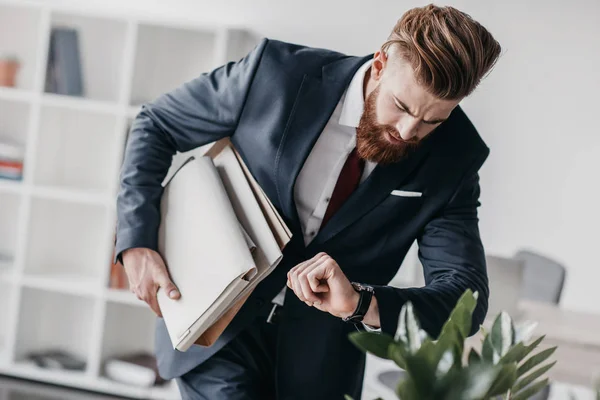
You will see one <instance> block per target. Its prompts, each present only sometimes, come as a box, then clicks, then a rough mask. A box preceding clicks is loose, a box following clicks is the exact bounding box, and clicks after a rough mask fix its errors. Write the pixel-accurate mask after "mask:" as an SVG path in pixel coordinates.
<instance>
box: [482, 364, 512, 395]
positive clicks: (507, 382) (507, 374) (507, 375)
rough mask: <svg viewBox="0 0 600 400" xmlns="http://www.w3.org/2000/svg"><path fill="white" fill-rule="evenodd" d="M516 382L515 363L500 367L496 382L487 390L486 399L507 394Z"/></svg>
mask: <svg viewBox="0 0 600 400" xmlns="http://www.w3.org/2000/svg"><path fill="white" fill-rule="evenodd" d="M516 380H517V363H512V364H503V365H500V371H499V372H498V376H497V377H496V380H495V381H494V383H493V384H492V386H491V387H490V389H489V390H488V392H487V394H486V396H485V397H486V398H487V397H492V396H497V395H500V394H504V393H506V392H508V390H509V389H510V388H512V386H513V385H514V383H515V381H516Z"/></svg>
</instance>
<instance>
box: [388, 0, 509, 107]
mask: <svg viewBox="0 0 600 400" xmlns="http://www.w3.org/2000/svg"><path fill="white" fill-rule="evenodd" d="M381 49H382V51H383V52H384V53H386V54H388V56H389V55H392V56H395V55H396V54H398V55H400V56H402V58H403V59H404V60H405V61H407V62H408V63H409V64H410V65H411V66H412V68H413V70H414V74H415V78H416V80H417V83H418V84H419V85H421V86H423V87H424V89H425V90H426V91H427V92H429V93H431V94H432V95H434V96H436V97H438V98H440V99H445V100H454V99H461V98H463V97H465V96H468V95H469V94H471V92H472V91H473V90H474V89H475V88H476V87H477V85H478V84H479V82H480V81H481V79H482V78H483V77H484V76H485V75H486V74H487V73H488V72H489V71H490V70H491V69H492V67H493V66H494V64H495V63H496V61H497V60H498V57H499V56H500V51H501V47H500V44H499V43H498V42H497V41H496V40H495V39H494V38H493V37H492V35H491V33H490V32H488V31H487V30H486V29H485V28H484V27H483V26H481V24H479V23H478V22H477V21H475V20H474V19H473V18H471V16H469V15H468V14H466V13H464V12H462V11H459V10H457V9H456V8H454V7H439V6H436V5H434V4H429V5H427V6H425V7H418V8H413V9H411V10H408V11H407V12H406V13H404V15H402V17H401V18H400V20H398V22H397V23H396V26H394V29H393V30H392V33H391V34H390V36H389V37H388V40H387V41H386V42H385V43H384V44H383V45H382V47H381Z"/></svg>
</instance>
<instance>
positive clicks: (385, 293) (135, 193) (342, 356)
mask: <svg viewBox="0 0 600 400" xmlns="http://www.w3.org/2000/svg"><path fill="white" fill-rule="evenodd" d="M369 58H372V55H369V56H366V57H351V56H347V55H344V54H340V53H337V52H333V51H329V50H324V49H315V48H308V47H303V46H298V45H293V44H289V43H283V42H279V41H275V40H267V39H264V40H263V41H262V42H261V43H260V44H259V45H258V46H257V47H256V48H255V49H254V50H253V51H252V52H251V53H249V54H248V55H247V56H246V57H245V58H243V59H241V60H240V61H238V62H235V63H229V64H227V65H225V66H222V67H220V68H217V69H216V70H214V71H212V72H210V73H206V74H202V75H201V76H199V77H198V78H196V79H194V80H192V81H190V82H188V83H185V84H183V85H182V86H181V87H179V88H177V89H175V90H173V91H171V92H169V93H166V94H164V95H162V96H161V97H159V98H158V99H156V100H155V101H153V102H151V103H149V104H146V105H145V106H144V107H143V109H142V111H141V113H140V114H139V115H138V116H137V118H136V119H135V121H134V123H133V126H132V128H131V131H130V135H129V140H128V145H127V149H126V153H125V160H124V165H123V168H122V173H121V190H120V193H119V196H118V204H117V212H118V230H117V250H116V251H117V254H119V253H121V252H122V251H123V250H125V249H128V248H131V247H147V248H151V249H157V232H158V226H159V223H160V221H159V218H160V215H159V202H160V197H161V194H162V188H161V182H162V180H163V178H164V176H165V174H166V172H167V169H168V168H169V166H170V164H171V157H172V155H173V154H174V153H175V152H176V151H180V152H184V151H188V150H191V149H193V148H196V147H198V146H201V145H204V144H207V143H209V142H212V141H215V140H218V139H221V138H223V137H226V136H229V137H231V140H232V142H233V143H234V145H235V146H236V148H237V149H238V150H239V152H240V153H241V155H242V157H243V158H244V160H245V162H246V163H247V165H248V167H249V169H250V171H251V172H252V174H253V176H254V177H255V178H256V179H257V181H258V182H259V184H260V185H261V186H262V188H263V189H264V191H265V193H266V194H267V195H268V197H269V198H270V199H271V201H272V202H273V204H274V205H275V207H276V208H277V209H278V210H279V211H280V213H281V214H282V216H283V218H284V219H285V221H286V223H287V224H288V225H289V227H290V228H291V230H292V233H293V235H294V237H293V240H292V241H291V242H290V244H289V245H288V246H287V247H286V248H285V251H284V258H283V260H282V262H281V264H280V265H279V266H278V268H277V269H276V270H275V272H273V273H272V274H271V275H270V276H269V277H268V278H267V279H265V280H264V281H263V282H261V284H260V285H259V286H258V287H257V288H256V290H255V291H254V293H253V294H252V296H251V297H250V299H249V300H248V301H247V303H246V304H245V305H244V307H243V308H242V309H241V311H240V312H239V314H238V315H237V316H236V318H235V319H234V321H233V322H232V324H231V325H230V326H229V327H228V328H227V330H226V331H225V333H224V334H223V335H222V337H221V338H220V339H219V340H218V342H217V343H216V344H215V345H213V346H212V347H209V348H204V347H200V346H197V345H194V346H193V347H192V348H191V349H190V350H189V351H187V352H185V353H181V352H178V351H175V350H173V348H172V345H171V342H170V341H169V338H168V335H167V332H166V329H165V326H164V323H163V321H162V319H157V331H156V334H157V336H156V352H157V359H158V363H159V368H160V373H161V375H162V376H164V377H165V378H172V377H176V376H180V375H181V374H183V373H185V372H187V371H189V370H190V369H192V368H194V367H195V366H196V365H198V364H200V363H202V362H203V361H204V360H206V359H207V358H208V357H210V356H211V355H212V354H214V352H215V351H217V350H218V349H220V348H221V347H222V346H223V345H224V344H225V343H227V342H228V341H229V340H231V339H232V338H233V337H235V335H236V334H237V333H238V332H239V331H240V330H241V329H242V328H243V327H244V326H246V325H247V324H248V322H249V321H251V319H252V318H253V317H254V316H255V315H256V313H257V312H259V310H260V309H261V308H264V307H269V302H270V299H272V298H273V296H274V295H275V294H276V293H277V292H278V291H279V290H280V289H281V288H282V287H283V286H284V285H285V282H286V273H287V271H288V270H289V269H291V268H292V267H293V266H295V265H296V264H298V263H300V262H302V261H304V260H306V259H308V258H311V257H312V256H314V255H315V254H317V253H318V252H326V253H328V254H329V255H330V256H332V257H333V258H334V259H335V260H336V261H337V262H338V264H339V265H340V266H341V268H342V269H343V271H344V273H345V274H346V275H347V276H348V278H349V279H350V280H352V281H357V282H363V283H367V284H371V285H374V286H375V293H376V297H377V301H378V303H379V310H380V315H381V327H382V329H383V331H384V332H386V333H389V334H394V332H395V329H396V326H397V320H398V315H399V312H400V308H401V307H402V305H403V304H404V303H405V302H406V301H408V300H410V301H412V303H413V304H414V306H415V308H416V311H417V313H418V316H419V318H420V320H421V323H422V325H423V327H424V328H425V329H426V330H427V331H429V332H430V333H431V334H432V335H437V333H438V332H439V331H440V329H441V326H442V324H443V322H444V321H445V320H446V318H447V317H448V315H449V312H450V310H451V309H452V308H453V307H454V305H455V303H456V301H457V299H458V298H459V296H460V295H461V294H462V293H463V291H464V290H465V289H467V288H471V289H472V290H474V291H478V292H479V303H478V306H477V308H476V310H475V314H474V328H476V327H478V326H479V323H481V322H482V321H483V319H484V317H485V314H486V312H487V299H488V281H487V274H486V266H485V259H484V250H483V246H482V244H481V240H480V236H479V230H478V217H477V208H478V206H479V181H478V180H479V178H478V170H479V168H480V167H481V165H482V164H483V162H484V160H485V159H486V157H487V156H488V153H489V150H488V148H487V146H486V145H485V144H484V142H483V141H482V139H481V138H480V137H479V135H478V134H477V131H476V130H475V128H474V127H473V125H472V124H471V122H470V121H469V119H468V118H467V117H466V115H465V114H464V112H463V111H462V110H461V108H460V107H457V108H456V109H455V110H454V111H453V112H452V114H451V116H450V118H449V119H448V120H447V121H445V122H444V123H442V124H441V125H440V126H439V127H438V129H437V130H436V131H434V132H433V133H432V134H431V135H430V137H428V138H427V139H426V140H425V141H424V143H423V144H422V145H421V146H420V148H419V149H418V150H417V151H416V152H415V153H414V154H412V155H410V156H409V157H408V158H406V159H404V160H402V161H400V162H399V163H396V164H392V165H388V166H377V167H376V168H375V170H374V171H373V172H372V173H371V175H370V176H369V178H368V179H367V180H366V181H365V182H364V183H363V184H361V185H360V186H359V188H358V189H357V190H356V192H354V193H353V194H352V195H351V197H350V198H349V199H348V201H347V202H346V203H345V204H344V205H343V206H342V208H341V209H340V210H339V212H337V213H336V214H335V215H334V216H333V217H332V219H331V220H330V221H329V223H328V224H327V225H326V226H325V227H324V228H323V229H322V230H321V231H320V232H319V233H318V235H317V236H316V237H315V239H314V240H313V241H312V242H311V243H310V245H309V246H308V247H306V246H305V245H304V242H303V240H302V232H301V230H300V223H299V220H298V215H297V211H296V208H295V205H294V200H293V186H294V182H295V180H296V177H297V176H298V173H299V171H300V169H301V167H302V165H303V163H304V161H305V160H306V158H307V156H308V154H309V152H310V151H311V148H312V146H313V144H314V143H315V141H316V139H317V137H318V136H319V134H320V133H321V132H322V130H323V128H324V126H325V124H326V122H327V121H328V119H329V117H330V115H331V114H332V112H333V110H334V108H335V106H336V105H337V103H338V101H339V99H340V97H341V95H342V94H343V92H344V90H345V89H346V88H347V86H348V84H349V83H350V80H351V78H352V76H353V75H354V73H355V71H356V70H357V69H358V68H359V67H360V65H362V64H363V63H364V62H365V61H366V60H367V59H369ZM395 189H399V190H410V191H419V192H422V193H423V196H422V197H420V198H416V197H412V198H408V197H398V196H393V195H390V192H392V191H393V190H395ZM415 239H417V240H418V242H419V256H420V259H421V262H422V264H423V266H424V274H425V281H426V283H427V286H426V287H425V288H410V289H397V288H392V287H390V286H387V285H386V284H387V283H388V282H389V281H390V279H391V278H392V277H393V276H394V275H395V273H396V272H397V270H398V267H399V266H400V264H401V262H402V260H403V259H404V257H405V255H406V252H407V251H408V249H409V247H410V246H411V244H412V243H413V241H414V240H415ZM175 283H176V282H175ZM287 292H288V294H287V296H286V299H285V306H284V308H285V312H286V315H287V316H289V318H286V319H285V322H284V323H283V325H282V327H281V329H282V334H281V338H280V341H279V344H278V362H279V370H280V371H286V372H285V373H280V374H279V375H280V376H279V378H278V379H279V384H280V385H283V386H287V387H296V388H297V390H302V389H303V388H306V387H307V386H306V385H308V386H309V387H312V388H313V389H314V384H315V382H321V381H327V382H328V383H327V389H323V390H327V391H328V392H327V393H326V394H329V395H331V396H333V397H330V398H338V396H339V395H340V393H349V392H354V393H356V392H357V391H359V390H360V384H359V383H357V385H358V386H356V387H355V388H354V389H352V390H350V391H349V390H348V382H353V381H356V382H360V381H362V372H363V370H362V368H363V365H364V357H363V354H361V353H360V352H359V351H358V350H357V349H356V348H355V347H354V346H353V345H352V344H351V343H350V342H349V341H348V339H347V334H348V333H349V332H352V331H353V330H355V328H354V327H353V326H351V325H349V324H346V323H344V322H342V321H341V320H340V319H338V318H335V317H333V316H331V315H329V314H326V313H323V312H321V311H318V310H316V309H315V308H310V307H308V306H306V305H305V304H304V303H302V302H301V301H299V300H298V299H297V298H296V296H295V295H294V294H293V292H292V291H287ZM295 366H301V369H298V368H295ZM305 390H306V389H305ZM298 393H299V392H298ZM351 394H352V393H351ZM355 395H356V394H355ZM357 397H358V396H357ZM298 398H302V396H298ZM340 398H341V397H340Z"/></svg>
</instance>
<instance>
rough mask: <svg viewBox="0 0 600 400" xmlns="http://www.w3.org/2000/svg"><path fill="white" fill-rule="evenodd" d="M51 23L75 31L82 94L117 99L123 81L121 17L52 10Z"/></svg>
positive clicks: (100, 98)
mask: <svg viewBox="0 0 600 400" xmlns="http://www.w3.org/2000/svg"><path fill="white" fill-rule="evenodd" d="M51 24H52V27H67V28H73V29H75V30H76V31H77V37H78V43H79V55H80V63H81V76H82V84H83V91H84V96H83V97H85V98H88V99H95V100H104V101H114V102H116V101H118V100H119V99H118V96H119V92H120V87H121V84H122V82H123V79H122V78H123V77H122V71H123V66H124V56H125V42H126V40H125V39H126V32H127V23H126V22H125V21H121V20H114V19H104V18H96V17H88V16H79V15H72V14H68V13H61V12H55V13H53V14H52V16H51Z"/></svg>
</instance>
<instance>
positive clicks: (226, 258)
mask: <svg viewBox="0 0 600 400" xmlns="http://www.w3.org/2000/svg"><path fill="white" fill-rule="evenodd" d="M164 186H165V190H164V193H163V197H162V200H161V225H160V229H159V252H160V254H161V255H162V257H163V259H164V260H165V263H166V265H167V268H168V270H169V273H170V275H171V279H172V280H173V283H175V285H176V286H177V287H178V289H179V291H180V293H181V298H180V299H178V300H172V299H170V298H168V296H167V294H166V293H165V292H164V290H162V289H159V291H158V294H157V299H158V303H159V306H160V308H161V312H162V314H163V318H164V321H165V324H166V326H167V330H168V332H169V336H170V339H171V342H172V344H173V348H175V349H177V350H179V351H186V350H187V349H188V348H189V347H190V346H192V345H193V344H198V345H202V346H210V345H212V344H213V343H214V342H215V341H216V340H217V338H218V337H219V336H220V335H221V333H222V332H223V331H224V330H225V328H226V327H227V325H228V324H229V323H230V322H231V320H232V319H233V318H234V317H235V315H236V314H237V312H238V311H239V310H240V308H241V307H242V306H243V304H244V302H245V301H246V299H247V298H248V297H249V296H250V294H251V293H252V291H253V290H254V288H255V287H256V285H258V283H259V282H261V281H262V280H263V279H264V278H265V277H267V276H268V275H269V274H270V273H271V272H272V271H273V270H274V269H275V267H276V266H277V265H278V264H279V262H280V261H281V258H282V257H283V256H282V249H283V247H284V246H285V245H286V244H287V243H288V242H289V240H290V239H291V232H290V231H289V229H288V228H287V227H286V226H285V223H284V222H283V219H282V218H281V217H280V216H279V214H278V213H277V211H276V209H275V207H274V206H273V205H272V204H271V202H270V201H269V199H268V197H267V196H266V195H265V193H264V192H263V191H262V189H261V188H260V186H259V185H258V183H257V182H256V180H255V179H254V178H253V177H252V175H251V174H250V172H249V170H248V168H247V167H246V166H245V164H244V162H243V160H242V158H241V156H240V155H239V154H238V153H237V151H236V150H235V149H234V148H233V145H232V144H231V142H230V141H229V140H228V139H223V140H220V141H218V142H216V143H215V144H214V145H213V146H212V147H211V148H210V149H209V150H208V152H207V153H206V154H205V156H202V157H199V158H197V159H189V160H188V161H186V162H185V163H184V165H183V166H182V167H180V168H179V169H178V170H177V171H175V172H174V174H173V176H172V177H170V178H169V179H168V180H166V183H165V185H164ZM246 235H247V236H248V238H247V237H246ZM252 248H254V250H253V251H251V249H252Z"/></svg>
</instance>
